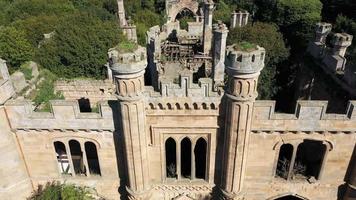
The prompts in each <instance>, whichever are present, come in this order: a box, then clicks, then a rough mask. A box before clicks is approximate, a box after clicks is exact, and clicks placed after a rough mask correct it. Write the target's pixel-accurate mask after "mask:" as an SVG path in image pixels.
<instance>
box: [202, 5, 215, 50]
mask: <svg viewBox="0 0 356 200" xmlns="http://www.w3.org/2000/svg"><path fill="white" fill-rule="evenodd" d="M213 10H214V2H213V1H212V0H206V1H205V2H204V38H203V42H204V47H203V48H204V54H210V51H211V42H212V41H211V40H212V29H213Z"/></svg>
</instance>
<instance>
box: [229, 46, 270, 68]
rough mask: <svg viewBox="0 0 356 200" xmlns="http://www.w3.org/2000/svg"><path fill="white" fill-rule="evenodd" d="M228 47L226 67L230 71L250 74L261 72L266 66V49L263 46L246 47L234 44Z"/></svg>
mask: <svg viewBox="0 0 356 200" xmlns="http://www.w3.org/2000/svg"><path fill="white" fill-rule="evenodd" d="M226 49H227V57H226V67H227V69H228V70H229V71H235V72H237V73H240V74H249V73H256V72H259V71H260V70H261V69H262V68H263V67H264V61H265V55H266V51H265V49H264V48H262V47H259V46H255V47H251V48H248V49H244V48H240V47H239V46H237V45H232V46H228V47H227V48H226Z"/></svg>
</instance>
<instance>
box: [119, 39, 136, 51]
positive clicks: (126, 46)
mask: <svg viewBox="0 0 356 200" xmlns="http://www.w3.org/2000/svg"><path fill="white" fill-rule="evenodd" d="M137 47H138V46H137V44H136V43H134V42H131V41H128V40H126V41H122V42H120V43H119V45H117V47H116V49H117V50H118V51H119V52H120V53H130V52H134V51H135V50H136V49H137Z"/></svg>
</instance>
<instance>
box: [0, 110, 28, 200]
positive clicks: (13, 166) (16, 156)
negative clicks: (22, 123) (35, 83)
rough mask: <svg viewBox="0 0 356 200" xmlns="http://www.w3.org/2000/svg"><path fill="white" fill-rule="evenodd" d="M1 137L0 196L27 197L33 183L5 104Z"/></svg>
mask: <svg viewBox="0 0 356 200" xmlns="http://www.w3.org/2000/svg"><path fill="white" fill-rule="evenodd" d="M0 137H1V141H0V160H1V162H0V163H1V164H0V166H1V170H0V177H1V181H0V198H1V199H4V200H17V199H25V198H26V197H28V196H29V195H30V194H31V192H32V185H31V181H30V178H29V176H28V173H27V171H26V166H25V163H24V161H23V159H22V155H21V148H19V147H18V145H17V142H16V140H17V138H16V135H15V134H14V133H13V132H11V128H10V126H9V122H8V121H7V116H6V111H5V108H4V107H3V106H1V107H0Z"/></svg>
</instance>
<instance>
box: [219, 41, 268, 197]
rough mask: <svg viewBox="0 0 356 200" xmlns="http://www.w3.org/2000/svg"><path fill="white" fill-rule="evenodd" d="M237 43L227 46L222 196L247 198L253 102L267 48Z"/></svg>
mask: <svg viewBox="0 0 356 200" xmlns="http://www.w3.org/2000/svg"><path fill="white" fill-rule="evenodd" d="M236 49H239V48H236V47H235V46H230V47H228V48H227V58H226V62H227V65H226V67H227V68H226V71H227V74H228V85H227V91H226V92H225V98H226V107H227V108H226V111H227V112H226V118H225V120H226V123H225V133H224V148H225V149H224V154H223V162H222V165H223V166H222V181H221V186H220V187H221V191H222V192H221V195H220V199H226V200H227V199H228V200H237V199H243V196H241V191H242V188H243V182H244V177H245V168H246V160H247V155H248V147H249V138H250V131H251V120H252V110H253V104H254V102H255V99H256V97H257V80H258V77H259V74H260V71H261V70H262V68H263V67H264V56H265V50H264V48H261V47H258V46H256V47H255V48H252V49H248V50H247V51H246V52H244V51H237V50H236Z"/></svg>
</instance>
